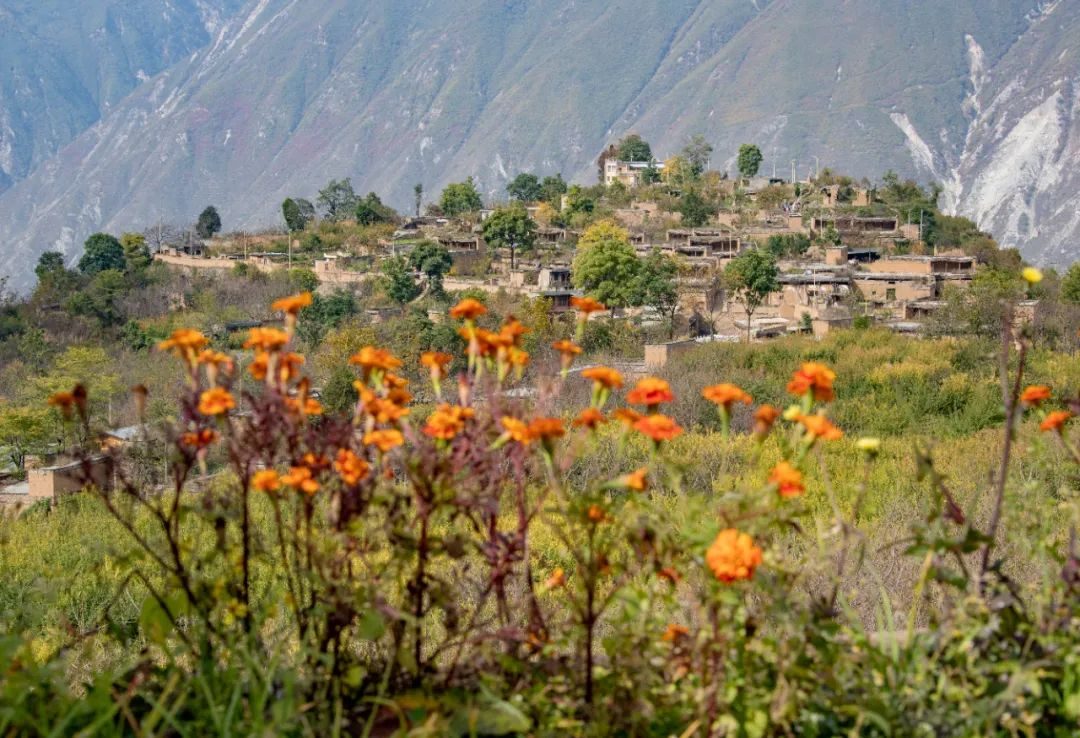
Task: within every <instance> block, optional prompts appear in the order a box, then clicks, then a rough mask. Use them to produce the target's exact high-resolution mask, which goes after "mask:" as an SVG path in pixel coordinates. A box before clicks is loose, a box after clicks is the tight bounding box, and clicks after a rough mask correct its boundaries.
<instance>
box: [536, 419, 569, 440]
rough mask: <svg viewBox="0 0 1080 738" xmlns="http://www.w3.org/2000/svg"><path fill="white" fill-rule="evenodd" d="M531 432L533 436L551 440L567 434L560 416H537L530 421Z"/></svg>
mask: <svg viewBox="0 0 1080 738" xmlns="http://www.w3.org/2000/svg"><path fill="white" fill-rule="evenodd" d="M529 433H530V435H532V437H533V438H539V439H541V440H551V439H554V438H562V437H563V436H565V435H566V428H565V427H564V426H563V422H562V420H561V419H560V418H537V419H536V420H534V421H532V422H531V423H529Z"/></svg>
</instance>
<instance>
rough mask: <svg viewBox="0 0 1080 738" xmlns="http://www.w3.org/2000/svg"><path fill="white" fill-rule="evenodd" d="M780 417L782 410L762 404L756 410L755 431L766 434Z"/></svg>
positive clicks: (762, 434)
mask: <svg viewBox="0 0 1080 738" xmlns="http://www.w3.org/2000/svg"><path fill="white" fill-rule="evenodd" d="M779 417H780V411H779V410H778V409H777V408H775V407H773V406H772V405H762V406H761V407H759V408H758V409H757V410H756V411H755V412H754V433H756V434H758V435H759V436H765V435H768V434H769V431H771V430H772V427H773V425H774V424H775V423H776V421H777V419H779Z"/></svg>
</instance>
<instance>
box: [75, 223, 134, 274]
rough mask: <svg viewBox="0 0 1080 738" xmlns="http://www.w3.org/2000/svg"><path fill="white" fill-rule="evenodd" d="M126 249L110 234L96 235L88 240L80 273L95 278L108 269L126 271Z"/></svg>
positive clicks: (80, 264)
mask: <svg viewBox="0 0 1080 738" xmlns="http://www.w3.org/2000/svg"><path fill="white" fill-rule="evenodd" d="M126 267H127V262H125V261H124V247H123V246H121V245H120V242H119V241H117V240H116V238H115V237H113V236H110V235H109V234H108V233H95V234H94V235H92V236H90V238H88V239H86V244H85V246H84V250H83V255H82V258H81V259H79V271H80V272H82V273H83V274H86V275H87V276H93V275H95V274H97V273H99V272H103V271H105V270H107V269H115V270H117V271H120V272H122V271H124V269H125V268H126Z"/></svg>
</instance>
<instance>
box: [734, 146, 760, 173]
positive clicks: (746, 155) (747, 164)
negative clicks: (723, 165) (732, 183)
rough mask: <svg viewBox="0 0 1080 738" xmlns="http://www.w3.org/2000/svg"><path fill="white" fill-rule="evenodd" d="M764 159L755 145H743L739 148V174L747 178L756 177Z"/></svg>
mask: <svg viewBox="0 0 1080 738" xmlns="http://www.w3.org/2000/svg"><path fill="white" fill-rule="evenodd" d="M764 158H765V157H763V156H762V155H761V149H759V148H758V147H757V146H756V145H755V144H743V145H742V146H740V147H739V161H738V166H739V174H741V175H742V176H743V177H746V178H750V177H754V176H756V175H757V173H758V170H759V169H760V168H761V162H762V160H763V159H764Z"/></svg>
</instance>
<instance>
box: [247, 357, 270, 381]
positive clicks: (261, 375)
mask: <svg viewBox="0 0 1080 738" xmlns="http://www.w3.org/2000/svg"><path fill="white" fill-rule="evenodd" d="M269 371H270V354H268V353H266V352H265V351H259V352H257V353H256V354H255V358H254V359H252V360H251V364H249V365H248V372H250V373H251V376H252V377H254V378H255V379H256V380H257V381H259V382H261V381H263V380H264V379H266V373H267V372H269Z"/></svg>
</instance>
